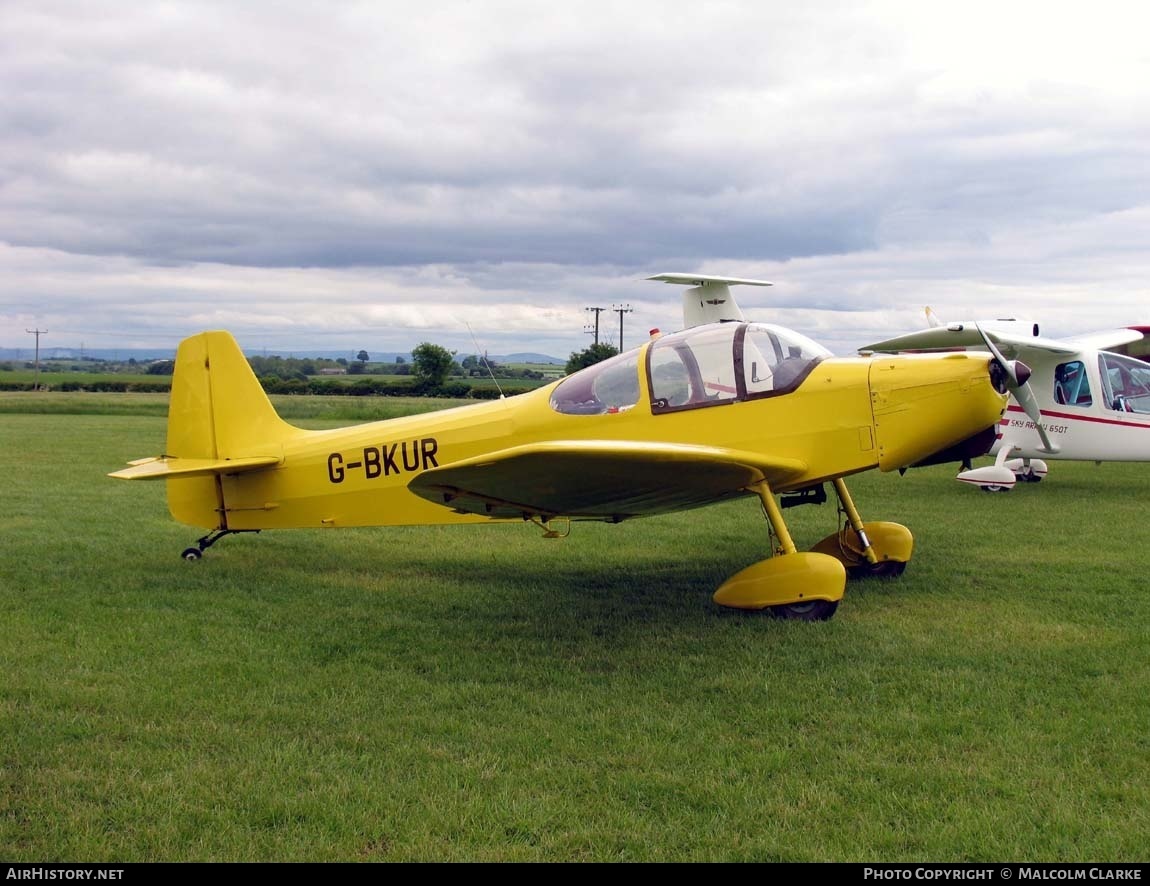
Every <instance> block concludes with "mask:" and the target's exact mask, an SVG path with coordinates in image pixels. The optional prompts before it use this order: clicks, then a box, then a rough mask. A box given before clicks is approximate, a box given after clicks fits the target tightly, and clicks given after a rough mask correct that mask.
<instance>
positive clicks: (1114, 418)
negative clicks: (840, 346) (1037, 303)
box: [860, 308, 1150, 492]
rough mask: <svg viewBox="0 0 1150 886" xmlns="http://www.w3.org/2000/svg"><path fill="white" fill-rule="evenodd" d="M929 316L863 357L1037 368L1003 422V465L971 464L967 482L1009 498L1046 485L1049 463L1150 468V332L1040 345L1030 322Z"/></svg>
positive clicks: (1134, 329)
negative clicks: (910, 356) (983, 354)
mask: <svg viewBox="0 0 1150 886" xmlns="http://www.w3.org/2000/svg"><path fill="white" fill-rule="evenodd" d="M926 310H927V320H928V322H929V323H930V327H929V328H927V329H923V330H919V331H918V332H912V333H908V334H906V335H901V336H897V337H896V338H892V339H888V340H887V341H881V342H876V343H875V344H872V345H867V346H866V347H865V348H862V349H860V350H861V351H862V352H863V353H868V352H886V353H930V352H950V351H963V350H966V349H975V350H986V351H989V352H991V353H992V354H994V355H995V357H996V359H1000V360H1005V359H1006V357H1004V356H1003V355H1006V356H1009V357H1011V358H1016V359H1021V360H1024V361H1025V363H1026V365H1027V366H1029V367H1030V368H1031V369H1032V374H1031V376H1030V380H1029V382H1027V383H1026V384H1025V385H1024V386H1022V388H1021V389H1020V392H1014V398H1013V400H1012V402H1011V403H1010V405H1009V406H1008V407H1007V413H1006V415H1005V416H1003V419H1002V422H1001V425H1000V427H999V432H998V439H997V440H996V441H995V443H994V446H993V448H992V449H991V451H990V454H991V455H994V456H995V460H994V464H993V465H986V466H985V467H980V468H972V467H971V465H970V463H969V460H968V461H967V463H966V464H965V465H964V468H965V470H963V471H961V472H960V473H959V474H958V477H957V479H958V480H960V481H961V482H963V483H967V484H969V485H972V486H977V487H979V488H981V489H983V490H985V491H987V492H1007V491H1009V490H1011V489H1013V488H1014V485H1015V483H1016V482H1019V481H1021V482H1029V483H1037V482H1038V481H1040V480H1041V479H1042V478H1043V477H1045V476H1046V474H1047V472H1048V470H1049V469H1048V466H1047V464H1046V459H1065V460H1069V461H1098V462H1102V461H1150V363H1147V362H1146V360H1147V359H1148V358H1150V337H1148V335H1147V333H1150V327H1147V326H1131V327H1127V328H1125V329H1113V330H1109V331H1105V332H1096V333H1093V334H1090V335H1083V336H1077V337H1074V338H1067V339H1053V338H1044V337H1042V336H1040V335H1039V327H1038V325H1037V324H1036V323H1033V322H1031V321H1029V320H1026V321H1021V320H1014V319H1005V320H994V321H989V322H962V323H943V322H942V321H941V320H939V319H938V318H937V317H936V316H935V314H934V312H933V311H931V310H930V308H927V309H926ZM1026 389H1030V391H1031V394H1030V397H1029V399H1028V398H1027V393H1026Z"/></svg>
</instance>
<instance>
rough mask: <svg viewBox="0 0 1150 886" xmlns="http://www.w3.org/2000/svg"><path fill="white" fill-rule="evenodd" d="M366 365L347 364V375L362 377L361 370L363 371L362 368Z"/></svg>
mask: <svg viewBox="0 0 1150 886" xmlns="http://www.w3.org/2000/svg"><path fill="white" fill-rule="evenodd" d="M366 365H367V364H366V363H348V364H347V374H348V375H363V369H364V366H366Z"/></svg>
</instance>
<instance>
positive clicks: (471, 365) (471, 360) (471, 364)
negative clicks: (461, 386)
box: [460, 354, 479, 369]
mask: <svg viewBox="0 0 1150 886" xmlns="http://www.w3.org/2000/svg"><path fill="white" fill-rule="evenodd" d="M460 365H462V366H463V368H464V369H478V368H479V358H478V357H476V356H475V355H474V354H470V355H469V356H467V357H464V358H463V363H462V364H460Z"/></svg>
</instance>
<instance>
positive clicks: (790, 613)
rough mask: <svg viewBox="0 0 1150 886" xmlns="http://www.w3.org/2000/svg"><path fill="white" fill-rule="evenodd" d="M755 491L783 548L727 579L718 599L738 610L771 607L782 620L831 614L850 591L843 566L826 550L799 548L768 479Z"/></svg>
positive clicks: (808, 619)
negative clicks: (847, 590) (823, 551)
mask: <svg viewBox="0 0 1150 886" xmlns="http://www.w3.org/2000/svg"><path fill="white" fill-rule="evenodd" d="M749 491H751V492H754V493H755V494H756V495H758V496H759V500H760V501H761V502H762V505H763V513H764V514H765V515H766V518H767V522H768V524H769V525H770V531H771V534H772V535H773V536H774V537H775V538H776V539H777V540H778V547H777V548H776V550H775V556H773V557H771V558H770V559H769V560H762V561H760V562H758V563H755V564H754V565H752V566H748V567H747V568H746V569H744V570H743V571H742V572H739V573H736V574H735V575H733V576H731V577H730V578H729V579H727V580H726V581H725V582H723V585H722V587H720V588H719V589H718V590H717V591H716V592H715V596H714V600H715V602H716V603H718V604H719V605H720V606H730V607H732V608H734V609H767V610H769V611H770V613H771V614H772V615H775V616H777V617H779V618H793V619H801V620H803V621H823V620H825V619H828V618H830V617H831V616H832V615H834V613H835V609H837V608H838V605H839V600H841V599H842V596H843V592H844V591H845V590H846V570H845V569H844V568H843V564H842V563H841V562H840V561H839V560H837V559H836V558H834V557H829V556H827V555H826V554H823V553H816V552H810V551H798V550H796V548H795V543H794V541H793V540H792V539H791V534H790V532H788V531H787V524H786V523H785V522H784V521H783V514H782V511H781V510H780V509H779V506H778V503H777V502H776V501H775V496H774V494H773V493H772V492H771V488H770V486H769V485H768V484H767V481H766V480H761V481H759V482H758V483H756V484H755V485H754V486H752V487H750V488H749Z"/></svg>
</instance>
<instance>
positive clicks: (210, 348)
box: [111, 278, 1013, 620]
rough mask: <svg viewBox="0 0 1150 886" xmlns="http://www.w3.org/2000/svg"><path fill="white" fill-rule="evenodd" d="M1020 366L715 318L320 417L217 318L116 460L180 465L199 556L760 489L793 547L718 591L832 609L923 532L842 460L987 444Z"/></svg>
mask: <svg viewBox="0 0 1150 886" xmlns="http://www.w3.org/2000/svg"><path fill="white" fill-rule="evenodd" d="M714 279H719V278H714ZM728 282H733V281H729V280H728ZM1012 368H1013V364H1009V365H1007V364H1004V363H1002V361H1000V360H996V359H995V358H992V357H991V356H988V355H986V354H949V355H945V356H918V357H916V356H893V357H891V356H884V357H875V358H860V357H847V358H835V357H832V356H831V355H830V353H829V351H827V350H826V349H824V348H822V347H821V346H819V345H818V344H816V343H815V342H813V341H811V340H810V339H807V338H805V337H804V336H802V335H799V334H798V333H795V332H792V331H790V330H787V329H784V328H782V327H779V326H773V325H769V324H760V323H745V322H738V321H733V322H720V323H708V324H705V325H701V326H694V327H692V328H688V329H685V330H683V331H681V332H678V333H674V334H670V335H664V336H660V337H657V338H653V339H652V340H650V341H648V342H646V343H644V344H643V345H641V346H640V347H638V348H635V349H634V350H631V351H628V352H625V353H623V354H620V355H618V356H616V357H613V358H611V359H609V360H606V361H604V362H602V363H598V364H596V365H594V366H591V367H589V368H587V369H584V370H582V371H580V372H576V373H574V374H572V375H569V376H567V377H566V378H564V379H561V380H560V381H557V382H555V383H552V384H550V385H548V386H546V387H543V388H540V389H538V390H536V391H533V392H530V393H527V394H522V395H519V396H516V397H513V398H510V399H506V400H498V401H491V402H486V403H479V404H476V405H473V406H463V407H459V408H456V409H448V410H444V411H441V412H433V413H429V414H425V415H417V416H408V417H404V418H396V419H390V420H387V421H381V422H375V423H370V424H362V425H356V426H354V427H348V428H340V429H335V430H319V431H314V430H303V429H300V428H297V427H294V426H292V425H290V424H288V423H286V422H284V421H283V420H282V419H281V418H280V417H279V416H278V415H277V414H276V412H275V409H274V407H273V406H272V404H271V402H270V401H269V400H268V398H267V396H266V395H265V394H264V392H263V389H262V388H261V387H260V384H259V381H258V380H257V379H256V377H255V376H254V374H253V373H252V371H251V369H250V367H249V365H248V362H247V360H246V359H245V357H244V355H243V353H242V351H241V350H240V348H239V346H238V345H237V344H236V342H235V340H234V339H233V338H232V336H231V335H229V334H228V333H227V332H219V331H216V332H203V333H200V334H198V335H194V336H192V337H190V338H188V339H185V340H184V341H183V342H182V343H181V344H180V347H179V351H178V353H177V356H176V366H175V376H174V379H173V383H172V393H171V402H170V406H169V414H168V434H167V443H166V446H165V450H164V454H163V455H160V456H158V457H155V458H146V459H140V460H138V461H135V462H131V463H130V464H131V466H130V467H129V468H127V469H125V470H121V471H117V472H115V473H113V474H112V475H111V476H113V477H117V478H121V479H128V480H156V479H161V480H166V481H167V496H168V507H169V510H170V512H171V514H172V516H173V517H174V518H175V519H176V520H178V521H180V522H183V523H187V524H190V525H192V526H198V527H202V528H203V529H206V530H209V531H208V533H207V534H206V535H204V536H203V537H201V538H200V539H199V540H198V541H197V543H196V545H195V546H194V547H190V548H187V549H186V550H185V551H184V553H183V556H184V557H185V558H187V559H190V560H194V559H199V558H200V557H201V556H202V555H203V552H204V551H205V550H206V549H207V548H209V547H210V546H211V545H213V544H214V543H215V542H216V541H218V540H219V539H220V538H222V537H224V536H226V535H228V534H231V533H236V532H253V531H260V530H264V529H289V528H298V527H327V528H341V527H349V526H389V525H403V524H447V523H481V522H490V521H506V522H523V521H529V522H531V523H534V524H536V525H538V526H539V527H540V528H542V529H543V530H544V532H545V534H546V535H549V536H556V535H561V534H565V533H566V532H567V531H569V529H570V525H571V524H570V521H573V520H601V521H606V522H610V523H618V522H620V521H622V520H626V519H630V518H632V517H640V516H645V515H651V514H661V513H666V512H670V511H676V510H681V509H685V508H694V507H699V506H701V505H707V504H711V503H713V502H719V501H725V500H728V499H732V498H736V497H740V496H754V497H757V498H758V499H759V501H760V502H761V504H762V508H763V512H764V514H765V516H766V519H767V525H768V527H769V533H770V535H771V536H773V539H774V553H775V555H774V556H773V557H771V558H770V559H767V560H764V561H761V562H759V563H756V564H754V565H752V566H749V567H747V568H746V569H743V570H742V571H741V572H738V573H737V574H735V575H734V576H732V577H731V578H730V579H728V580H727V581H726V582H724V583H723V585H722V586H721V587H720V588H719V589H718V591H716V593H715V595H714V599H715V601H716V602H717V603H719V604H721V605H723V606H731V607H736V608H742V609H764V608H767V609H769V610H770V611H771V612H772V613H773V614H776V615H779V616H781V617H785V618H798V619H804V620H815V619H825V618H829V617H830V616H831V615H832V614H833V613H834V611H835V608H836V607H837V606H838V602H839V600H840V599H841V598H842V596H843V593H844V591H845V587H846V579H847V573H848V572H850V573H851V574H852V575H867V574H877V575H897V574H899V573H901V572H902V570H903V569H904V568H905V566H906V563H907V561H908V560H909V559H910V557H911V553H912V548H913V539H912V536H911V533H910V531H909V530H908V529H906V527H904V526H901V525H899V524H897V523H889V522H868V523H864V522H863V520H862V517H861V516H860V514H859V511H858V509H857V508H856V507H855V504H854V502H853V500H852V499H851V496H850V494H849V492H848V491H847V487H846V483H845V480H844V478H845V477H848V476H850V475H852V474H855V473H857V472H859V471H865V470H868V469H871V468H879V469H880V470H883V471H890V470H895V469H900V468H904V467H907V466H910V465H916V464H922V463H932V462H933V461H935V460H947V461H951V460H955V459H956V458H961V457H963V456H967V455H977V454H982V453H984V452H986V451H987V449H988V448H989V446H990V443H991V442H992V440H993V436H994V429H995V427H996V426H997V425H998V422H999V419H1000V418H1001V416H1002V414H1003V410H1004V408H1005V406H1006V400H1007V398H1006V391H1007V389H1008V387H1009V386H1010V385H1011V384H1012V382H1011V374H1010V371H1008V370H1010V369H1012ZM827 482H829V483H830V484H831V485H832V486H833V488H834V491H835V494H836V496H837V498H838V502H839V515H840V520H839V528H838V529H837V530H836V531H835V532H832V533H830V534H829V535H828V536H827V537H826V538H824V539H823V540H822V541H820V542H819V543H818V544H816V545H815V546H814V548H813V549H812V550H811V551H803V552H800V551H798V550H797V549H796V546H795V544H794V542H793V540H792V538H791V536H790V533H789V532H788V530H787V527H786V524H785V522H784V520H783V516H782V510H783V508H786V507H788V506H790V505H794V504H804V503H814V502H819V501H823V500H825V499H826V493H825V486H824V484H825V483H827ZM776 495H781V496H782V497H781V500H780V501H777V500H776ZM780 505H781V506H780Z"/></svg>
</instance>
